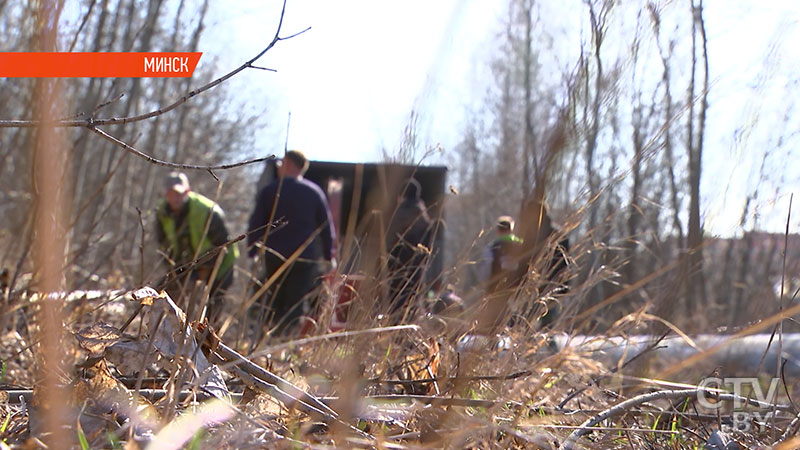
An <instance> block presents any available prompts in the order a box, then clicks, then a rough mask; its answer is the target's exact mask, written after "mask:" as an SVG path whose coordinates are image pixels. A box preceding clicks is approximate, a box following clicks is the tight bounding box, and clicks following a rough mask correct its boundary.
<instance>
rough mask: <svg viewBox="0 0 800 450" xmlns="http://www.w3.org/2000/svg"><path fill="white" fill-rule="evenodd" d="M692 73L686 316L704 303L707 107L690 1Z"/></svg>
mask: <svg viewBox="0 0 800 450" xmlns="http://www.w3.org/2000/svg"><path fill="white" fill-rule="evenodd" d="M692 18H693V20H692V69H691V70H692V75H691V81H690V84H689V98H688V102H689V115H688V122H687V151H688V152H689V167H688V169H689V229H688V237H687V243H686V244H687V245H686V250H687V258H686V263H687V264H688V266H687V267H686V269H685V270H686V275H687V279H686V283H687V288H686V290H685V292H686V302H687V303H686V309H685V311H687V312H688V313H689V317H694V316H695V315H694V314H693V313H694V312H695V311H697V308H698V307H700V306H701V305H700V302H705V295H704V293H705V277H704V276H703V247H702V246H703V230H702V229H701V224H700V174H701V169H702V160H703V140H704V134H705V113H706V109H707V108H708V103H707V92H708V53H707V47H706V38H705V28H704V24H703V2H702V0H700V1H699V3H698V4H697V5H695V4H694V0H692ZM698 33H700V37H701V39H702V42H701V45H702V56H701V58H702V62H703V72H704V73H703V87H702V94H701V99H702V100H701V102H700V108H699V111H698V119H697V129H696V130H695V118H694V113H695V109H696V106H695V101H694V98H695V92H696V91H695V86H696V78H695V77H696V70H697V34H698Z"/></svg>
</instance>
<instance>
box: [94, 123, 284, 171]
mask: <svg viewBox="0 0 800 450" xmlns="http://www.w3.org/2000/svg"><path fill="white" fill-rule="evenodd" d="M87 128H88V129H89V130H91V131H93V132H94V133H97V134H99V135H100V136H102V137H103V138H105V139H106V140H108V141H111V142H113V143H114V144H116V145H118V146H120V147H122V148H123V149H125V150H126V151H127V152H129V153H132V154H133V155H135V156H138V157H139V158H142V159H144V160H145V161H147V162H149V163H152V164H156V165H159V166H164V167H172V168H174V169H197V170H208V171H211V170H223V169H233V168H234V167H240V166H246V165H248V164H255V163H259V162H263V161H267V160H269V159H274V158H275V155H270V156H266V157H264V158H256V159H251V160H248V161H242V162H238V163H232V164H217V165H212V166H206V165H198V164H179V163H173V162H169V161H163V160H160V159H158V158H154V157H152V156H150V155H148V154H146V153H144V152H142V151H139V150H136V149H135V148H133V147H132V146H130V145H128V144H127V143H125V142H123V141H121V140H119V139H117V138H115V137H114V136H111V135H110V134H108V133H106V132H105V131H103V130H101V129H99V128H96V127H95V126H87ZM213 175H214V174H213V173H212V176H213Z"/></svg>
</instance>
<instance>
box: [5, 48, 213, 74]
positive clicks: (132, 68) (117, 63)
mask: <svg viewBox="0 0 800 450" xmlns="http://www.w3.org/2000/svg"><path fill="white" fill-rule="evenodd" d="M202 55H203V53H202V52H160V53H22V52H19V53H0V77H34V78H42V77H48V78H50V77H53V78H56V77H132V78H141V77H174V78H180V77H190V76H192V73H194V69H195V67H197V63H198V62H199V61H200V56H202Z"/></svg>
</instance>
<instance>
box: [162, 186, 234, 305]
mask: <svg viewBox="0 0 800 450" xmlns="http://www.w3.org/2000/svg"><path fill="white" fill-rule="evenodd" d="M156 218H157V221H156V237H157V238H158V243H159V245H160V247H161V250H162V252H163V254H164V256H165V257H166V259H167V261H168V262H169V265H170V267H172V268H174V271H173V272H171V273H170V276H169V277H167V285H166V288H165V289H166V290H167V292H168V293H170V295H171V296H172V297H173V298H175V300H179V299H180V297H181V295H180V294H181V289H182V287H183V281H185V280H186V275H187V274H188V276H189V280H191V281H195V280H202V281H203V282H205V283H208V282H209V281H210V280H211V276H212V275H213V271H214V267H215V265H216V264H217V259H218V258H222V259H221V261H220V262H219V267H217V272H216V275H214V278H213V282H212V284H211V293H210V298H209V301H208V307H207V317H209V318H210V319H212V320H213V319H215V318H216V315H217V314H218V313H219V311H220V307H221V306H222V305H221V302H222V298H223V295H224V293H225V291H226V290H227V289H228V288H229V287H230V286H231V285H232V284H233V264H234V262H235V260H236V258H237V257H238V256H239V249H238V248H237V247H236V244H235V243H234V244H228V246H227V247H223V246H224V245H225V243H226V242H228V230H227V228H226V227H225V216H224V213H223V212H222V209H221V208H220V207H219V205H217V204H216V203H214V202H213V201H212V200H210V199H208V198H206V197H204V196H203V195H200V194H198V193H196V192H192V191H191V189H190V187H189V179H188V178H187V177H186V175H185V174H183V173H181V172H172V173H170V174H169V175H168V176H167V178H166V179H165V180H164V199H163V200H162V201H161V203H160V204H159V205H158V209H157V211H156ZM215 249H219V250H222V251H223V252H224V253H222V255H221V256H218V255H220V254H219V253H218V252H214V251H212V250H215Z"/></svg>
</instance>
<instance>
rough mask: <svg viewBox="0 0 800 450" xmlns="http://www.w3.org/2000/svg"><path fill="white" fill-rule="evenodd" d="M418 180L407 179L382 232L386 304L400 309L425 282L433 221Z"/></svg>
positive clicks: (395, 310)
mask: <svg viewBox="0 0 800 450" xmlns="http://www.w3.org/2000/svg"><path fill="white" fill-rule="evenodd" d="M421 194H422V188H421V186H420V184H419V182H418V181H417V180H415V179H413V178H411V179H409V180H408V182H407V183H406V185H405V187H404V188H403V192H402V194H401V195H400V198H399V201H398V206H397V209H396V210H395V212H394V215H393V216H392V220H391V222H390V223H389V228H388V230H387V233H386V249H387V251H388V256H389V260H388V264H387V266H388V270H389V277H390V282H389V304H390V305H391V311H392V312H393V313H395V312H400V310H401V308H403V307H405V306H406V305H407V304H408V302H409V300H410V299H411V298H413V296H414V295H415V294H418V293H419V292H420V290H421V288H422V287H423V284H424V283H425V281H426V279H425V275H426V269H427V266H428V265H429V263H430V256H431V252H432V250H433V249H432V248H431V246H432V244H433V221H432V220H431V218H430V217H429V216H428V212H427V209H426V207H425V203H424V202H423V201H422V197H421Z"/></svg>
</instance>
